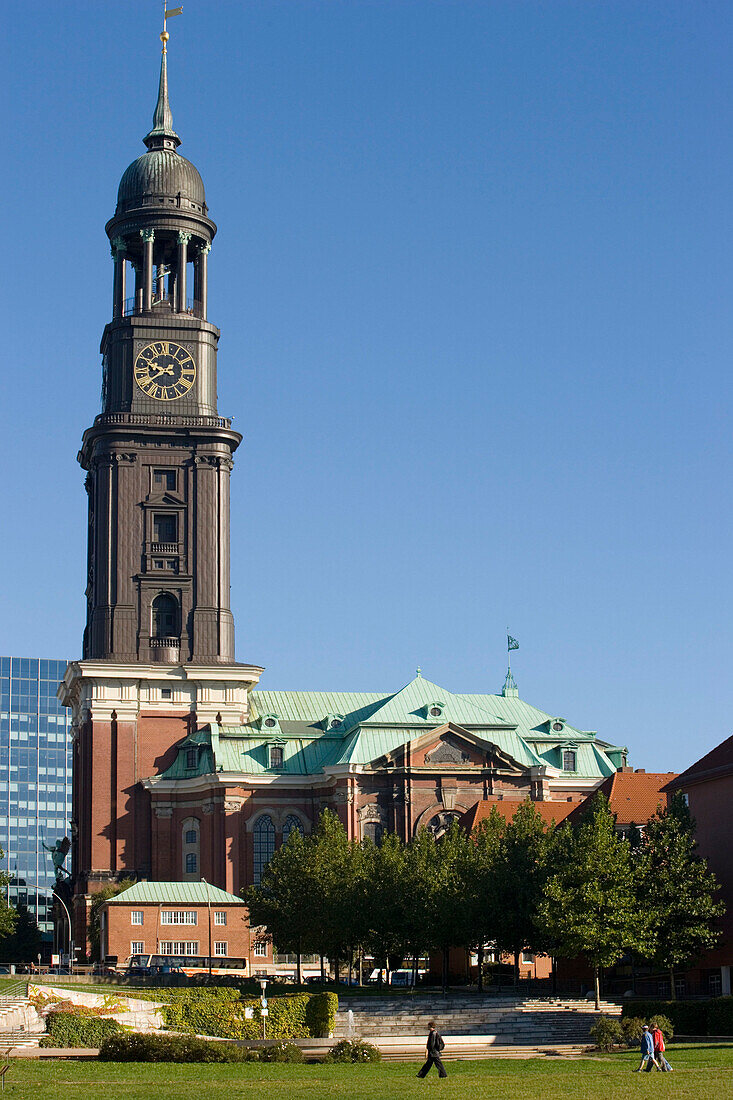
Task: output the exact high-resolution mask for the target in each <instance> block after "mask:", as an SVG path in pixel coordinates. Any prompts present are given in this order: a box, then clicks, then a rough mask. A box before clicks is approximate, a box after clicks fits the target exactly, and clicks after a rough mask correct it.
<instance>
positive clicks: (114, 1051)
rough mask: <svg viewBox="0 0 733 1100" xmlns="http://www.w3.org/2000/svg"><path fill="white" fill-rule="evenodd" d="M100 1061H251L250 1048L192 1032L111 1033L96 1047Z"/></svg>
mask: <svg viewBox="0 0 733 1100" xmlns="http://www.w3.org/2000/svg"><path fill="white" fill-rule="evenodd" d="M99 1058H100V1061H102V1062H252V1061H255V1060H256V1055H255V1057H253V1056H252V1052H251V1051H249V1050H245V1049H243V1048H242V1047H238V1046H235V1044H234V1043H212V1042H209V1041H208V1040H207V1039H197V1038H195V1036H193V1035H140V1034H137V1033H132V1034H129V1033H128V1034H125V1035H114V1036H112V1037H110V1038H109V1039H105V1040H104V1042H103V1043H102V1045H101V1047H100V1049H99Z"/></svg>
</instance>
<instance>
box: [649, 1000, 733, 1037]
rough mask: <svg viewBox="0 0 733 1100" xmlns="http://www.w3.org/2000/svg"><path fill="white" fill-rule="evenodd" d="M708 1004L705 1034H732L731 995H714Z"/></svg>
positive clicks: (732, 1001)
mask: <svg viewBox="0 0 733 1100" xmlns="http://www.w3.org/2000/svg"><path fill="white" fill-rule="evenodd" d="M708 1005H709V1008H708V1030H707V1034H708V1035H733V997H716V998H715V1000H714V1001H708ZM662 1030H664V1029H662Z"/></svg>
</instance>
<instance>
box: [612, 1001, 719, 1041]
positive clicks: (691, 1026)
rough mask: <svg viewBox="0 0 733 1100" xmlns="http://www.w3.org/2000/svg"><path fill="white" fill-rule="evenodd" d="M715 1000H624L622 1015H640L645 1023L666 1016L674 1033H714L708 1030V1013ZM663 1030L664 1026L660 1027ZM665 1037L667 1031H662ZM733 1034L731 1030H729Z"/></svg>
mask: <svg viewBox="0 0 733 1100" xmlns="http://www.w3.org/2000/svg"><path fill="white" fill-rule="evenodd" d="M715 1004H716V1001H636V1000H629V1001H624V1005H623V1008H622V1009H621V1013H622V1015H623V1016H640V1017H641V1018H642V1020H643V1021H644V1022H645V1023H648V1022H649V1020H651V1019H652V1017H654V1016H660V1015H661V1016H666V1018H667V1020H668V1021H669V1023H670V1026H671V1027H672V1028H673V1029H674V1033H675V1034H676V1035H714V1034H715V1032H714V1031H709V1030H708V1014H709V1011H710V1008H711V1006H712V1005H715ZM662 1031H664V1028H662ZM664 1034H665V1038H666V1035H667V1032H666V1031H665V1032H664ZM731 1034H733V1031H732V1032H731Z"/></svg>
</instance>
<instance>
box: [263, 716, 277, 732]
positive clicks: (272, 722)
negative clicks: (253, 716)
mask: <svg viewBox="0 0 733 1100" xmlns="http://www.w3.org/2000/svg"><path fill="white" fill-rule="evenodd" d="M265 725H266V726H267V727H268V728H269V729H272V727H273V726H276V725H277V722H276V721H275V719H274V718H265Z"/></svg>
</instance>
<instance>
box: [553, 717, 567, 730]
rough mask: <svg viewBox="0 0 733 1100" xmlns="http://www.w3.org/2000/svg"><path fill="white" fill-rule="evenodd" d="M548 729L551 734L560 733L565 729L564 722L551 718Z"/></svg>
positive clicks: (560, 719) (561, 719)
mask: <svg viewBox="0 0 733 1100" xmlns="http://www.w3.org/2000/svg"><path fill="white" fill-rule="evenodd" d="M550 729H551V730H552V732H553V733H562V732H563V730H564V729H565V720H564V719H563V718H553V719H552V721H551V722H550Z"/></svg>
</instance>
